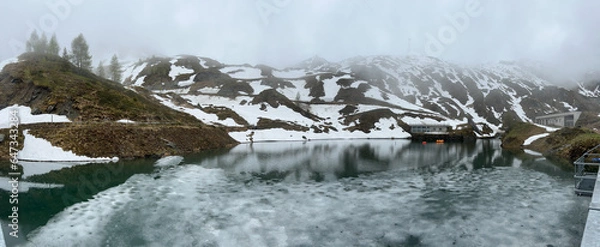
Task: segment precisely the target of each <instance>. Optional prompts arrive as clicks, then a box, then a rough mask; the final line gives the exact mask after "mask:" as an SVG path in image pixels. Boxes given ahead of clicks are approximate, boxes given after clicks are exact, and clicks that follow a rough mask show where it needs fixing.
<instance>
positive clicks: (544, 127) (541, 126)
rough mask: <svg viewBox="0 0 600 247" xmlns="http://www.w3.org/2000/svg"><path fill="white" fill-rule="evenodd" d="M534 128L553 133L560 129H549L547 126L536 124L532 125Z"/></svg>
mask: <svg viewBox="0 0 600 247" xmlns="http://www.w3.org/2000/svg"><path fill="white" fill-rule="evenodd" d="M532 124H533V125H535V126H538V127H540V128H543V129H545V130H546V132H554V131H557V130H559V129H560V128H556V127H549V126H545V125H541V124H537V123H532Z"/></svg>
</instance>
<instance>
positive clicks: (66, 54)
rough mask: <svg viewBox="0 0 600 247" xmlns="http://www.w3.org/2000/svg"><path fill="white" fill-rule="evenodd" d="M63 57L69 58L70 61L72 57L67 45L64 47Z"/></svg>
mask: <svg viewBox="0 0 600 247" xmlns="http://www.w3.org/2000/svg"><path fill="white" fill-rule="evenodd" d="M62 58H64V59H67V60H69V61H70V60H71V58H69V53H68V52H67V47H65V48H63V53H62Z"/></svg>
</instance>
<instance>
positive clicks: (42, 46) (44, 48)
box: [34, 33, 48, 53]
mask: <svg viewBox="0 0 600 247" xmlns="http://www.w3.org/2000/svg"><path fill="white" fill-rule="evenodd" d="M34 51H35V52H40V53H47V52H48V37H46V33H42V37H41V38H40V42H38V44H37V48H34Z"/></svg>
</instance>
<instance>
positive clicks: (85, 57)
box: [26, 31, 123, 82]
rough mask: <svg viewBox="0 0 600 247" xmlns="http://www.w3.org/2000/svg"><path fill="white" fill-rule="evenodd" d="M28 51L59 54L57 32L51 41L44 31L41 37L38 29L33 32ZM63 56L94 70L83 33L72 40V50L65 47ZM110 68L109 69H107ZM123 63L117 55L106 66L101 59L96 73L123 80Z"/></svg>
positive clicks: (79, 66)
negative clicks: (69, 50)
mask: <svg viewBox="0 0 600 247" xmlns="http://www.w3.org/2000/svg"><path fill="white" fill-rule="evenodd" d="M26 50H27V52H35V53H46V54H52V55H56V56H58V53H59V52H60V46H59V45H58V41H57V40H56V34H54V35H52V38H50V41H48V37H47V36H46V34H45V33H42V36H41V37H40V36H39V35H38V34H37V32H36V31H33V33H31V36H30V37H29V40H28V41H27V43H26ZM62 57H63V58H64V59H67V60H69V61H70V62H71V63H73V64H74V65H75V66H76V67H78V68H81V69H86V70H89V71H92V55H90V48H89V46H88V44H87V41H86V40H85V38H84V37H83V34H79V35H78V36H77V37H75V39H73V41H72V42H71V52H70V53H69V52H68V51H67V47H64V48H63V52H62ZM106 70H108V71H106ZM122 72H123V71H122V65H121V63H120V62H119V59H118V58H117V55H116V54H115V55H113V57H112V59H111V61H110V65H109V66H108V67H105V66H104V65H103V62H102V61H100V63H99V64H98V68H97V69H96V74H97V75H98V76H101V77H103V78H108V79H110V80H113V81H116V82H121V73H122Z"/></svg>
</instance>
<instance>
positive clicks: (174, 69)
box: [169, 59, 194, 80]
mask: <svg viewBox="0 0 600 247" xmlns="http://www.w3.org/2000/svg"><path fill="white" fill-rule="evenodd" d="M175 62H177V59H175V60H172V61H171V64H172V65H171V70H170V71H169V77H171V79H173V80H175V78H176V77H177V76H178V75H183V74H192V73H194V70H193V69H188V68H186V67H182V66H175V65H174V64H175Z"/></svg>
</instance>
